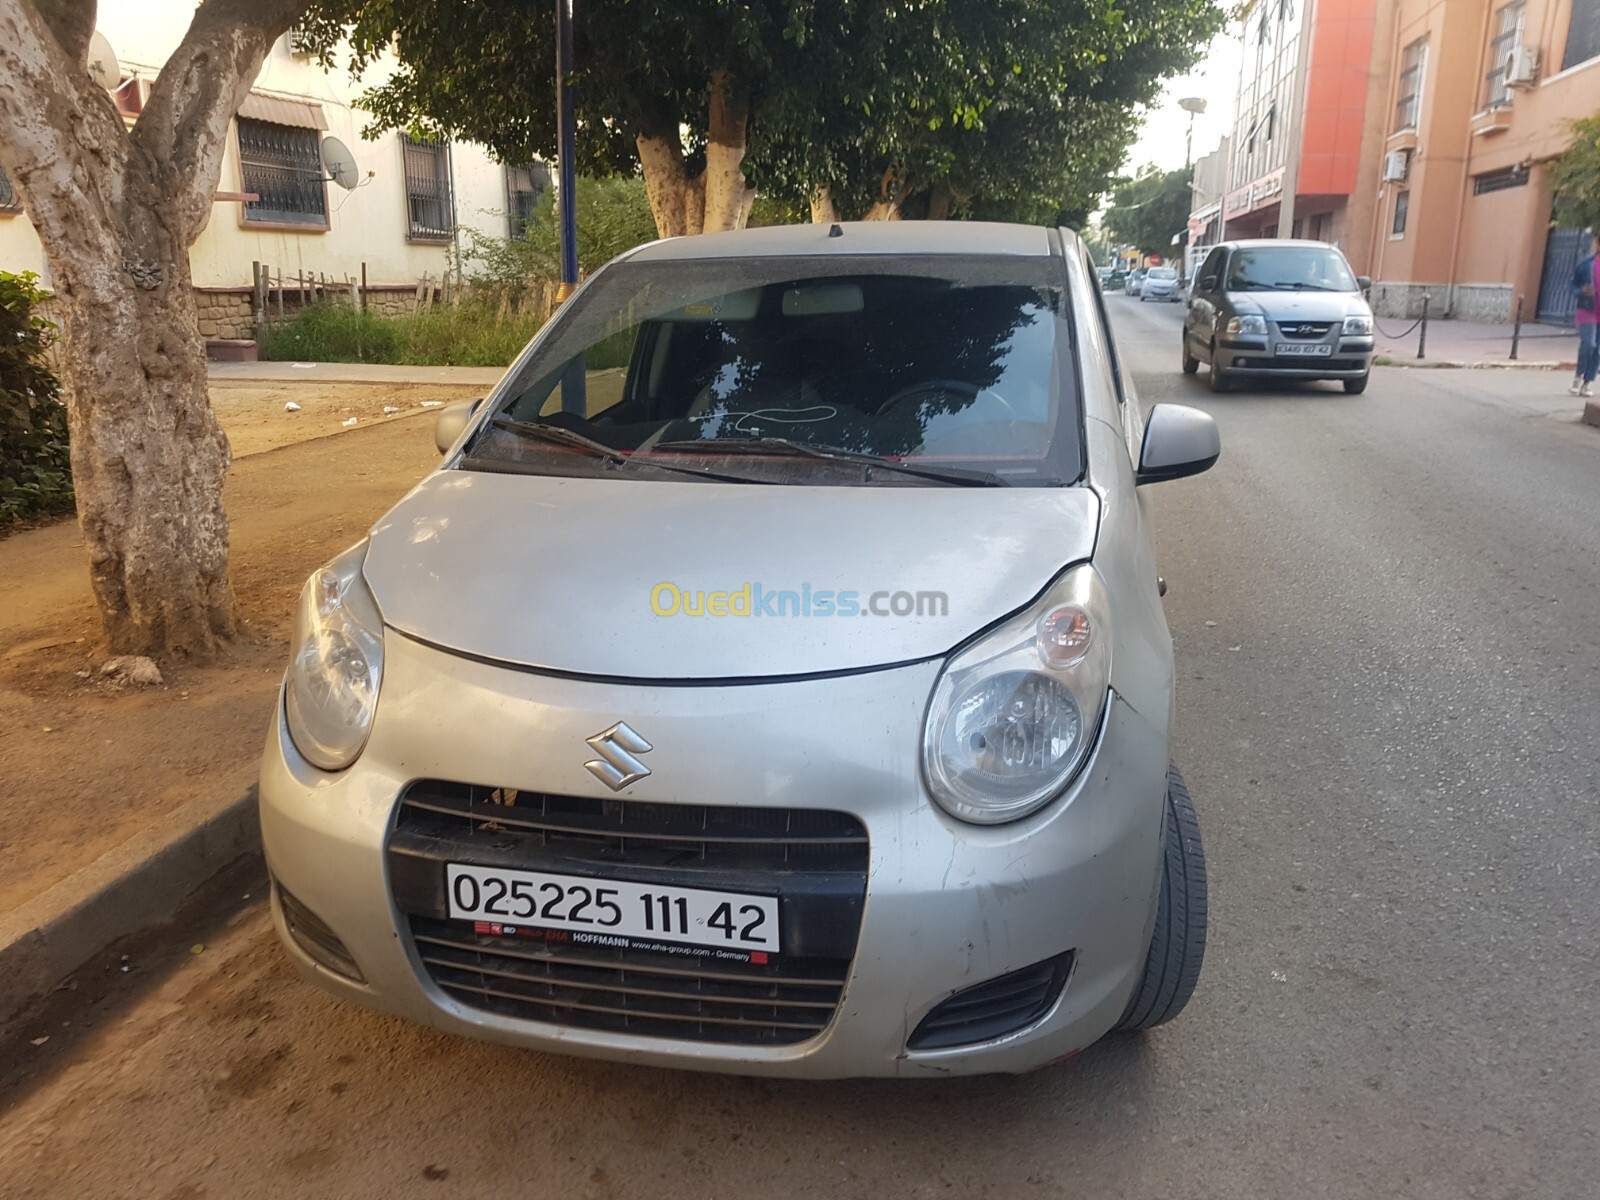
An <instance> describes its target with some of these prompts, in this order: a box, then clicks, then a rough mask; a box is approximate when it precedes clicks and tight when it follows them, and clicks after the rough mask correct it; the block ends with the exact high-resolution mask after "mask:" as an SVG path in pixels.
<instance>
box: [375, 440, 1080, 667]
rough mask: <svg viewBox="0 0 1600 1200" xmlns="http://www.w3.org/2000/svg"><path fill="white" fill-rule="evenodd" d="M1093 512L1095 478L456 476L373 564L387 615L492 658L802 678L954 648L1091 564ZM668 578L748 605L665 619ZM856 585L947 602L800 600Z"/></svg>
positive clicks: (423, 634)
mask: <svg viewBox="0 0 1600 1200" xmlns="http://www.w3.org/2000/svg"><path fill="white" fill-rule="evenodd" d="M1099 518H1100V505H1099V499H1098V497H1097V496H1096V495H1095V493H1094V492H1093V491H1091V490H1090V489H1088V488H1084V487H1069V488H968V487H938V486H934V487H807V486H785V485H760V484H749V485H743V484H720V483H697V482H685V483H672V482H657V481H651V480H626V479H616V478H608V479H581V478H566V477H555V476H531V475H508V474H497V473H489V472H480V471H462V470H446V471H439V472H437V473H435V474H434V475H432V476H430V477H429V478H428V479H426V480H424V481H423V482H422V483H421V484H420V485H419V486H418V487H417V488H416V489H414V490H413V491H412V492H411V493H410V494H409V495H408V496H406V497H405V499H403V500H402V501H401V502H400V503H399V504H398V505H396V506H395V507H394V508H393V509H392V510H390V512H389V513H388V514H387V515H385V516H384V517H383V519H382V520H380V521H379V522H378V524H377V525H375V526H374V527H373V529H372V532H371V543H370V545H369V547H368V550H367V557H366V565H365V576H366V579H367V583H368V586H369V587H370V588H371V589H372V593H373V596H374V597H375V598H376V600H377V602H378V607H379V608H380V609H381V610H382V613H383V619H384V623H385V624H386V625H388V626H390V627H392V628H393V629H396V630H398V631H400V632H401V633H404V634H408V635H410V636H412V637H415V638H420V639H422V640H424V641H427V642H430V643H433V644H434V645H437V646H441V647H444V648H446V649H449V650H454V651H459V652H461V653H465V654H471V655H475V656H479V657H483V658H487V659H492V660H495V661H499V662H506V663H514V664H519V665H523V666H527V667H534V668H541V669H545V670H551V671H562V672H571V673H575V674H583V675H602V676H618V677H625V678H641V679H642V678H655V679H729V678H739V677H755V676H773V675H803V674H810V673H813V672H825V671H845V670H852V669H860V668H867V667H875V666H882V665H886V664H889V663H899V662H906V661H910V660H914V659H920V658H928V657H932V656H935V655H940V654H943V653H945V652H947V651H948V650H950V649H951V648H952V647H954V646H955V645H957V644H958V643H960V642H961V641H963V640H964V639H966V638H967V637H969V636H970V635H971V634H973V633H975V632H977V631H978V630H980V629H982V628H983V627H984V626H986V625H988V624H990V623H991V622H993V621H995V620H998V619H999V618H1000V617H1003V616H1005V615H1006V614H1008V613H1010V612H1012V611H1014V610H1015V609H1017V608H1019V607H1021V606H1022V605H1024V604H1026V603H1027V602H1028V601H1029V600H1031V599H1033V598H1034V597H1035V596H1036V595H1037V594H1038V593H1039V592H1040V591H1041V590H1042V589H1043V588H1044V586H1045V585H1046V584H1047V583H1049V581H1050V580H1051V579H1052V578H1053V577H1054V576H1055V575H1056V574H1057V573H1059V572H1060V571H1061V569H1062V568H1063V567H1065V566H1066V565H1068V564H1069V563H1072V562H1075V561H1080V560H1083V559H1086V558H1088V557H1089V556H1090V555H1091V554H1092V552H1093V550H1094V544H1095V536H1096V532H1097V529H1098V525H1099ZM662 584H670V585H672V586H673V587H675V588H676V589H678V593H679V594H680V595H687V596H688V597H690V598H694V597H697V596H698V595H699V594H700V593H706V594H708V596H709V594H710V593H719V592H726V593H732V594H734V596H735V597H738V596H740V595H745V596H748V600H747V601H746V602H745V603H744V604H742V605H741V604H739V603H738V601H737V600H735V601H734V606H735V607H736V608H739V607H747V608H751V609H755V610H756V611H755V612H752V613H751V615H728V616H711V615H701V616H690V615H686V614H684V613H682V612H676V613H671V614H670V615H663V613H662V612H660V611H657V608H659V609H662V610H667V611H668V612H670V610H671V609H672V608H673V607H674V605H673V603H672V592H670V591H665V590H664V591H661V592H659V593H657V592H656V589H657V588H658V586H659V585H662ZM785 592H788V593H792V594H793V598H792V600H789V599H785V598H783V596H782V595H781V593H785ZM844 592H854V593H857V597H858V600H857V602H858V603H859V604H860V606H861V607H862V608H866V607H868V606H869V605H870V604H871V603H872V600H873V594H874V593H879V592H881V593H889V594H890V595H885V596H883V597H880V598H879V599H878V600H877V605H878V607H880V608H892V607H893V605H894V598H893V595H892V594H893V593H907V594H909V595H910V596H911V597H913V598H915V597H916V595H917V594H918V593H942V594H943V595H944V596H945V598H946V601H945V604H944V605H943V606H942V607H943V611H937V610H938V609H939V608H940V607H941V606H940V605H938V604H937V603H936V602H934V601H931V600H927V599H925V600H924V601H923V608H924V611H923V612H922V614H921V615H918V614H917V613H915V612H913V613H910V614H908V615H904V616H895V615H892V613H890V614H888V615H868V614H862V615H853V616H844V615H820V614H819V615H812V616H804V615H795V614H794V613H793V612H792V611H791V609H804V607H805V604H806V601H807V599H808V598H809V599H810V601H811V609H812V611H813V612H814V613H815V612H816V610H817V609H818V608H820V607H821V604H820V600H821V597H820V593H833V594H834V595H835V596H838V594H839V593H844ZM774 593H779V595H778V597H777V598H776V599H774V598H773V594H774ZM653 596H655V597H656V600H657V602H658V603H657V604H655V605H653V604H652V597H653ZM840 599H842V597H840ZM681 603H682V602H681V601H680V602H679V606H681ZM905 603H906V601H904V600H901V601H900V604H901V606H902V607H904V605H905ZM691 604H692V606H693V607H695V608H700V607H701V605H700V604H699V603H694V602H693V600H692V599H691ZM780 613H781V614H782V615H780Z"/></svg>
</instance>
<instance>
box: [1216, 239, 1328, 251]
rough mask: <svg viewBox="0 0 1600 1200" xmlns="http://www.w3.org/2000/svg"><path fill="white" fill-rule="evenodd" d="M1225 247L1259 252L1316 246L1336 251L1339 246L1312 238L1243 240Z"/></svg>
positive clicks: (1226, 243)
mask: <svg viewBox="0 0 1600 1200" xmlns="http://www.w3.org/2000/svg"><path fill="white" fill-rule="evenodd" d="M1222 244H1223V245H1224V246H1233V247H1235V248H1237V249H1239V250H1259V249H1261V248H1262V247H1263V246H1283V247H1285V248H1288V249H1294V248H1304V247H1306V246H1316V247H1319V248H1321V249H1323V250H1336V249H1338V247H1337V246H1335V245H1333V244H1332V243H1331V242H1319V241H1316V240H1314V239H1312V238H1241V239H1239V240H1238V241H1236V242H1223V243H1222Z"/></svg>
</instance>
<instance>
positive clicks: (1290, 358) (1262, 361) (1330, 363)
mask: <svg viewBox="0 0 1600 1200" xmlns="http://www.w3.org/2000/svg"><path fill="white" fill-rule="evenodd" d="M1235 366H1237V367H1241V368H1243V369H1245V370H1249V371H1360V370H1363V369H1365V366H1366V364H1365V363H1363V362H1362V361H1361V360H1360V359H1359V358H1305V357H1301V356H1298V355H1285V356H1283V357H1281V358H1250V359H1246V360H1244V361H1243V362H1239V363H1236V364H1235Z"/></svg>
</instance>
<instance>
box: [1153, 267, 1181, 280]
mask: <svg viewBox="0 0 1600 1200" xmlns="http://www.w3.org/2000/svg"><path fill="white" fill-rule="evenodd" d="M1177 277H1178V272H1177V271H1175V270H1174V269H1173V268H1171V267H1151V268H1150V278H1151V279H1176V278H1177Z"/></svg>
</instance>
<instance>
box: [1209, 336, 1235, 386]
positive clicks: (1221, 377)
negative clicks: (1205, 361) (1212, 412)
mask: <svg viewBox="0 0 1600 1200" xmlns="http://www.w3.org/2000/svg"><path fill="white" fill-rule="evenodd" d="M1208 382H1209V383H1210V384H1211V390H1212V391H1213V392H1225V391H1227V390H1228V384H1229V383H1230V382H1232V381H1231V380H1230V379H1229V378H1228V373H1227V372H1226V371H1224V370H1223V369H1222V368H1221V367H1220V366H1218V365H1217V348H1216V347H1215V346H1213V347H1211V376H1210V379H1209V380H1208Z"/></svg>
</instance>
